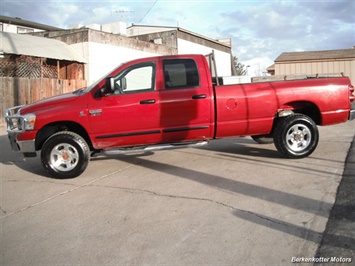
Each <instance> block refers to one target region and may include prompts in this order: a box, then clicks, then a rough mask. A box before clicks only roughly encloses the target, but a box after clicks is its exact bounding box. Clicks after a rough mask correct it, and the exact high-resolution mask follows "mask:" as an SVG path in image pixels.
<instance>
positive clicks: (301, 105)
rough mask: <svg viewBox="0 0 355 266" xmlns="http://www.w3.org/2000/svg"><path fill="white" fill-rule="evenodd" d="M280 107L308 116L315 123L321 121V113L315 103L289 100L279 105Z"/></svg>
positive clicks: (318, 123)
mask: <svg viewBox="0 0 355 266" xmlns="http://www.w3.org/2000/svg"><path fill="white" fill-rule="evenodd" d="M281 109H285V110H292V111H293V112H294V113H298V114H304V115H306V116H309V117H310V118H312V120H313V121H314V122H315V123H316V124H317V125H321V123H322V116H321V113H320V111H319V109H318V107H317V105H315V104H314V103H312V102H304V101H302V102H291V103H287V104H286V105H284V106H283V107H281Z"/></svg>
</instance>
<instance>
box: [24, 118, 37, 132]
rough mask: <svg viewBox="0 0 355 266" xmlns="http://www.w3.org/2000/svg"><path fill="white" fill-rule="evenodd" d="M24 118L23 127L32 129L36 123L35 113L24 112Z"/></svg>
mask: <svg viewBox="0 0 355 266" xmlns="http://www.w3.org/2000/svg"><path fill="white" fill-rule="evenodd" d="M23 120H24V127H25V128H24V129H25V130H33V129H34V128H35V124H36V115H35V114H26V115H24V116H23Z"/></svg>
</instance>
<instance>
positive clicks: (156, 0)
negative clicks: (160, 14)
mask: <svg viewBox="0 0 355 266" xmlns="http://www.w3.org/2000/svg"><path fill="white" fill-rule="evenodd" d="M157 2H158V0H155V2H154V4H153V5H152V6H151V7H150V8H149V10H148V11H147V13H145V14H144V16H143V17H142V18H141V20H140V21H139V22H138V23H141V22H142V20H143V19H144V18H145V16H146V15H148V13H149V12H150V10H152V8H153V7H154V6H155V4H156V3H157Z"/></svg>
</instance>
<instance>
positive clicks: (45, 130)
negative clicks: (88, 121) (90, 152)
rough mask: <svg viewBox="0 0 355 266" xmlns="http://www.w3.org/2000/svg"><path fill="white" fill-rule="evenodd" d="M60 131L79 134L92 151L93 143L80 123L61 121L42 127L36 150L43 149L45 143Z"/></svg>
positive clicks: (37, 137) (37, 138)
mask: <svg viewBox="0 0 355 266" xmlns="http://www.w3.org/2000/svg"><path fill="white" fill-rule="evenodd" d="M60 131H71V132H74V133H76V134H79V135H80V136H81V137H83V138H84V139H85V141H86V142H87V144H88V145H89V147H90V149H92V143H91V140H90V137H89V135H88V133H87V132H86V130H85V129H84V128H83V127H82V126H81V125H80V124H78V123H76V122H72V121H60V122H55V123H51V124H48V125H46V126H44V127H42V128H41V129H40V130H39V131H38V133H37V136H36V150H40V149H42V146H43V144H44V142H45V141H46V140H47V139H48V138H49V137H50V136H52V135H53V134H55V133H57V132H60Z"/></svg>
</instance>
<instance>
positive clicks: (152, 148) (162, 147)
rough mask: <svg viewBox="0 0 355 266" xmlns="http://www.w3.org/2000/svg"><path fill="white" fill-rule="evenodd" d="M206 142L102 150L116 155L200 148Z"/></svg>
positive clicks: (107, 153)
mask: <svg viewBox="0 0 355 266" xmlns="http://www.w3.org/2000/svg"><path fill="white" fill-rule="evenodd" d="M207 144H208V141H207V140H205V141H199V142H187V143H183V142H182V143H172V144H160V145H159V144H158V145H151V146H138V147H130V148H115V149H106V150H103V151H102V152H103V153H104V154H105V155H118V154H127V153H136V152H147V151H159V150H168V149H169V150H170V149H180V148H200V147H202V146H205V145H207Z"/></svg>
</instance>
